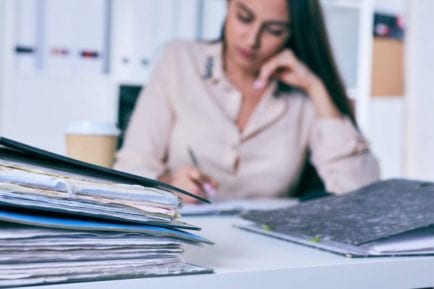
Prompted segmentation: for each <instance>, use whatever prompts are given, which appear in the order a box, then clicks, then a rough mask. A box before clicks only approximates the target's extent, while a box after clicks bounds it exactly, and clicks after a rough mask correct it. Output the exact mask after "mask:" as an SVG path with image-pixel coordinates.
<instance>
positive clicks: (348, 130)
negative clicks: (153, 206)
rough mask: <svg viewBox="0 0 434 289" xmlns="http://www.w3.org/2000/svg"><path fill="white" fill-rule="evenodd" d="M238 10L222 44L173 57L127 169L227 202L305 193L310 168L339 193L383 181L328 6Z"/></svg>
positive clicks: (132, 133)
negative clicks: (339, 61)
mask: <svg viewBox="0 0 434 289" xmlns="http://www.w3.org/2000/svg"><path fill="white" fill-rule="evenodd" d="M227 5H228V7H227V16H226V21H225V25H224V30H223V37H222V41H219V42H216V43H192V42H176V43H172V44H171V45H169V46H168V47H167V48H166V50H165V52H164V55H163V57H162V59H161V61H160V63H159V65H158V66H157V67H156V69H155V71H154V74H153V76H152V77H151V79H150V80H149V83H148V86H147V87H146V89H145V90H144V92H143V94H142V95H141V96H140V98H139V101H138V103H137V106H136V110H135V112H134V114H133V116H132V119H131V122H130V125H129V128H128V131H127V135H126V140H125V144H124V147H123V149H122V150H121V151H120V152H119V154H118V158H117V164H116V168H117V169H121V170H126V171H129V172H132V173H136V174H139V175H144V176H147V177H153V178H159V179H160V180H163V181H166V182H168V183H170V184H172V185H175V186H178V187H181V188H184V189H185V190H188V191H190V192H193V193H195V194H198V195H202V196H206V194H208V196H209V195H211V194H214V193H215V196H214V198H215V199H217V200H220V199H226V198H251V197H278V196H284V195H287V194H288V191H289V192H290V193H295V192H294V188H295V186H296V185H297V183H298V181H299V178H300V174H301V171H302V169H303V167H304V164H305V162H306V158H310V161H311V162H312V163H313V165H314V166H315V167H316V169H317V171H318V173H319V175H320V177H321V179H322V180H323V182H324V183H325V186H326V189H327V190H328V191H330V192H334V193H344V192H347V191H349V190H353V189H355V188H358V187H360V186H362V185H365V184H367V183H370V182H373V181H375V180H377V179H378V174H379V173H378V165H377V162H376V160H375V158H374V157H373V156H372V155H371V154H370V152H369V149H368V145H367V143H366V141H365V140H364V139H363V137H362V136H361V134H360V133H359V132H358V130H357V129H356V127H355V120H354V116H353V113H352V111H351V108H350V105H349V102H348V99H347V97H346V95H345V90H344V87H343V84H342V81H341V80H340V78H339V75H338V72H337V69H336V66H335V64H334V61H333V58H332V53H331V51H330V48H329V43H328V40H327V36H326V32H325V28H324V22H323V17H322V14H321V9H320V7H319V4H318V1H317V0H304V1H299V0H267V1H263V0H228V4H227ZM195 159H196V160H195ZM214 191H215V192H214ZM186 201H187V202H189V201H193V200H192V199H186Z"/></svg>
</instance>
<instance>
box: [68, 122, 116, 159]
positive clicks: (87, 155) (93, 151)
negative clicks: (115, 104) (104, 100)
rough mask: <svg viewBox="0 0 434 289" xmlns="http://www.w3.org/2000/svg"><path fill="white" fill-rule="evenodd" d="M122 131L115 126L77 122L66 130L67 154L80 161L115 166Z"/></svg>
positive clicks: (69, 125)
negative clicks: (117, 146) (115, 156)
mask: <svg viewBox="0 0 434 289" xmlns="http://www.w3.org/2000/svg"><path fill="white" fill-rule="evenodd" d="M119 134H120V130H119V129H118V128H116V126H114V125H113V124H109V123H99V122H88V121H77V122H71V123H70V124H68V126H67V128H66V154H67V155H68V156H69V157H71V158H74V159H78V160H80V161H84V162H88V163H93V164H96V165H100V166H104V167H109V168H111V167H112V166H113V161H114V155H115V151H116V145H117V140H118V136H119Z"/></svg>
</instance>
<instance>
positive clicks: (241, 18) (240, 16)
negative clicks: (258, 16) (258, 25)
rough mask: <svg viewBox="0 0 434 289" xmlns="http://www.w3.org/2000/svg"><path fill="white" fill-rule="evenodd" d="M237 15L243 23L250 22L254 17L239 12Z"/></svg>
mask: <svg viewBox="0 0 434 289" xmlns="http://www.w3.org/2000/svg"><path fill="white" fill-rule="evenodd" d="M237 17H238V19H239V20H240V21H241V22H243V23H249V22H251V21H252V17H250V16H248V15H242V14H238V15H237Z"/></svg>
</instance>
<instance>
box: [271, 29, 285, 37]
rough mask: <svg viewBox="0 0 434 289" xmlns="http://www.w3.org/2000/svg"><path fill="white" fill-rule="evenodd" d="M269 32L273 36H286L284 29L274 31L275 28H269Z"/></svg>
mask: <svg viewBox="0 0 434 289" xmlns="http://www.w3.org/2000/svg"><path fill="white" fill-rule="evenodd" d="M267 32H268V33H270V34H271V35H273V36H282V35H283V34H285V30H284V29H273V28H267Z"/></svg>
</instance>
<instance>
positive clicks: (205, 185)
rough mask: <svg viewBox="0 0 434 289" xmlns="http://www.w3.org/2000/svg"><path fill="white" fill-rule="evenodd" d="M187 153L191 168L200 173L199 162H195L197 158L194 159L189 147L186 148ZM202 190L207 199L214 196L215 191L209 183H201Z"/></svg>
mask: <svg viewBox="0 0 434 289" xmlns="http://www.w3.org/2000/svg"><path fill="white" fill-rule="evenodd" d="M187 151H188V154H189V156H190V159H191V162H192V163H193V166H194V167H195V168H196V169H198V170H200V171H201V168H200V165H199V161H198V160H197V157H196V155H195V153H194V152H193V149H192V148H191V147H190V146H187ZM202 189H203V190H204V191H205V193H206V195H207V196H208V198H210V197H214V196H215V193H216V191H215V189H214V188H213V186H212V185H211V184H210V183H209V182H204V183H202Z"/></svg>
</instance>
